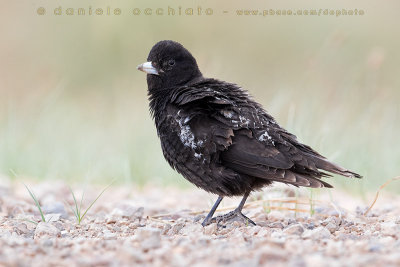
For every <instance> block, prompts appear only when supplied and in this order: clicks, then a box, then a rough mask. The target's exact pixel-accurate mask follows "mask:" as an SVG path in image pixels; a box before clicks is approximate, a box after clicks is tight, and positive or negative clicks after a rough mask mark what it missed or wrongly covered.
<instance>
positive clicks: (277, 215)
mask: <svg viewBox="0 0 400 267" xmlns="http://www.w3.org/2000/svg"><path fill="white" fill-rule="evenodd" d="M284 219H285V216H284V215H283V213H282V212H280V211H277V210H273V211H271V212H270V213H268V220H269V221H270V222H278V221H283V220H284Z"/></svg>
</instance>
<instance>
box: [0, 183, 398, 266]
mask: <svg viewBox="0 0 400 267" xmlns="http://www.w3.org/2000/svg"><path fill="white" fill-rule="evenodd" d="M27 185H28V186H29V188H30V189H31V190H32V191H33V192H34V193H35V194H36V197H37V198H38V199H39V201H40V204H41V207H42V209H43V212H44V214H45V219H46V221H47V222H42V221H41V216H40V214H39V212H38V209H37V207H36V206H35V205H34V202H33V200H32V198H31V197H30V196H29V193H28V191H27V190H26V188H25V187H24V185H23V184H22V183H15V182H14V183H10V182H2V183H0V248H1V249H0V266H69V267H72V266H224V265H227V266H228V265H229V266H246V267H250V266H267V265H268V266H364V267H365V266H400V240H399V238H400V201H399V200H400V197H398V196H397V197H396V196H393V195H389V194H381V195H380V197H379V199H378V201H377V203H376V204H375V206H374V208H373V209H372V210H371V211H370V212H369V213H368V214H367V215H364V214H365V212H366V211H367V208H368V204H369V203H368V204H367V203H363V202H362V201H361V200H360V199H359V198H354V197H351V196H350V195H348V194H345V193H343V192H340V191H339V190H337V189H333V190H331V194H327V193H326V191H325V190H324V191H322V190H321V191H320V193H319V194H318V196H314V197H313V201H310V199H309V194H308V191H307V190H305V191H301V192H300V193H298V192H297V193H296V191H294V189H293V188H292V187H288V186H281V187H274V188H269V189H266V190H264V191H263V192H257V193H254V194H253V195H252V196H251V198H250V199H249V200H248V205H247V206H246V207H245V209H244V214H246V215H247V216H248V217H250V218H251V219H253V220H254V221H255V222H256V223H257V226H250V225H245V224H244V223H242V222H238V221H236V222H226V223H221V224H219V225H217V224H212V225H209V226H207V227H205V228H203V227H202V226H201V222H202V219H203V218H204V216H205V215H206V210H208V209H209V208H210V207H211V205H212V203H213V201H215V199H216V197H215V196H213V195H210V194H207V193H205V192H202V191H201V190H198V189H195V188H193V189H190V190H182V189H177V188H160V187H153V186H146V187H145V188H142V189H138V188H135V187H134V186H123V187H122V186H113V187H110V188H108V189H107V190H106V191H105V193H104V194H103V195H102V196H101V198H100V199H99V200H98V201H97V202H96V203H95V204H94V206H93V207H92V208H91V209H90V210H89V212H88V214H87V215H86V217H84V218H83V220H82V222H81V224H78V223H77V220H76V218H75V217H74V215H73V213H72V211H71V206H73V203H74V202H73V198H72V196H71V193H70V191H69V187H68V186H67V185H66V184H63V183H40V184H32V183H29V182H28V183H27ZM101 189H102V188H97V187H96V188H87V187H86V189H85V190H84V188H79V187H74V189H73V190H74V192H75V194H76V196H77V198H78V199H80V196H81V193H82V192H83V190H84V192H85V195H84V200H85V201H84V202H83V208H86V207H87V206H88V205H89V204H90V202H91V201H92V200H94V199H95V198H96V196H97V194H98V193H99V192H101ZM373 197H374V195H373V194H371V196H368V198H369V199H370V200H371V201H372V200H373ZM78 202H79V200H78ZM238 203H239V199H237V198H235V199H226V200H224V201H223V202H222V204H221V210H220V211H218V212H217V214H222V213H225V212H227V211H229V210H232V209H234V207H235V205H237V204H238ZM83 210H84V209H83ZM82 213H83V212H82Z"/></svg>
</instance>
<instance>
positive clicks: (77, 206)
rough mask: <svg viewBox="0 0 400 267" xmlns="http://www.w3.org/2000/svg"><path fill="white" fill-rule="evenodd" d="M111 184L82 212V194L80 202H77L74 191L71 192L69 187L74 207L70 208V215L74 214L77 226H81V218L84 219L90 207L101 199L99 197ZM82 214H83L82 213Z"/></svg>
mask: <svg viewBox="0 0 400 267" xmlns="http://www.w3.org/2000/svg"><path fill="white" fill-rule="evenodd" d="M112 184H113V182H112V183H110V184H109V185H107V186H106V187H105V188H104V189H103V190H102V191H101V192H100V194H98V195H97V197H96V198H95V199H94V200H93V201H92V202H91V203H90V204H89V206H88V207H87V209H86V210H84V211H83V209H82V202H83V197H84V193H82V196H81V200H80V201H79V204H78V201H77V199H76V197H75V194H74V191H72V188H71V187H70V188H69V189H70V192H71V195H72V198H73V200H74V206H70V208H71V211H72V213H73V214H74V216H75V218H76V221H77V222H78V224H81V222H82V220H83V218H84V217H85V215H86V214H87V212H88V211H89V210H90V209H91V208H92V206H93V205H94V204H95V203H96V202H97V200H98V199H99V198H100V197H101V195H103V193H104V192H105V191H106V190H107V189H108V188H109V187H110V186H111V185H112ZM82 212H83V213H82Z"/></svg>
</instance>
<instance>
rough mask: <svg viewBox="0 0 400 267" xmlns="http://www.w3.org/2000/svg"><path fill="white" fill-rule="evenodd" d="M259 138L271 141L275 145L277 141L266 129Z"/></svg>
mask: <svg viewBox="0 0 400 267" xmlns="http://www.w3.org/2000/svg"><path fill="white" fill-rule="evenodd" d="M258 140H259V141H261V142H263V141H267V140H268V141H271V142H272V144H273V145H275V142H274V141H272V137H271V136H270V135H269V134H268V131H265V132H264V133H263V134H262V135H260V137H258Z"/></svg>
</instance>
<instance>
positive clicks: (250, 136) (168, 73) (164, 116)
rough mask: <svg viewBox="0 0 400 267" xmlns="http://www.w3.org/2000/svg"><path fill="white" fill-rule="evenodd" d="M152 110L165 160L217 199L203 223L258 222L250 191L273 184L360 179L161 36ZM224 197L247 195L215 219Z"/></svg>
mask: <svg viewBox="0 0 400 267" xmlns="http://www.w3.org/2000/svg"><path fill="white" fill-rule="evenodd" d="M138 69H139V70H141V71H144V72H146V73H147V84H148V95H149V100H150V111H151V113H152V116H153V117H154V120H155V125H156V128H157V133H158V136H159V138H160V141H161V147H162V151H163V154H164V157H165V159H166V160H167V161H168V163H169V164H170V165H171V167H172V168H174V169H175V170H176V171H178V172H179V173H180V174H182V175H183V177H185V178H186V179H187V180H188V181H190V182H191V183H193V184H195V185H196V186H198V187H200V188H202V189H204V190H206V191H208V192H211V193H214V194H217V195H218V196H219V197H218V199H217V201H216V202H215V204H214V205H213V207H212V209H211V210H210V212H209V214H208V215H207V216H206V218H205V219H204V221H203V223H202V225H203V226H206V225H209V224H210V223H213V222H219V221H227V220H233V219H239V220H244V221H245V222H247V223H250V224H255V223H254V222H253V221H252V220H250V219H249V218H247V217H246V216H245V215H243V213H242V209H243V206H244V204H245V202H246V199H247V197H248V196H249V194H250V193H251V192H252V191H254V190H258V189H261V188H262V187H264V186H267V185H270V184H271V183H273V182H280V183H285V184H291V185H294V186H304V187H312V188H319V187H332V186H331V185H330V184H328V183H326V182H324V181H322V180H321V178H323V177H327V176H331V175H330V174H328V173H327V172H329V173H335V174H340V175H343V176H347V177H357V178H361V176H360V175H359V174H357V173H354V172H352V171H349V170H347V169H345V168H342V167H340V166H338V165H336V164H334V163H332V162H329V161H328V160H327V159H326V158H325V157H323V156H322V155H320V154H319V153H318V152H316V151H315V150H313V149H312V148H311V147H309V146H307V145H305V144H302V143H300V142H299V141H298V140H297V139H296V136H295V135H293V134H291V133H289V132H288V131H286V130H285V129H283V128H282V127H281V126H279V124H278V123H277V122H276V121H275V120H274V118H273V117H272V116H271V115H269V114H268V113H267V112H266V111H265V110H264V109H263V107H262V106H261V105H260V104H259V103H257V102H255V101H254V100H253V99H252V98H251V97H250V96H249V93H248V92H247V91H246V90H244V89H242V88H241V87H239V86H237V85H236V84H232V83H228V82H224V81H220V80H216V79H210V78H205V77H203V75H202V73H201V72H200V70H199V68H198V66H197V62H196V60H195V58H194V57H193V56H192V55H191V53H190V52H189V51H188V50H187V49H185V48H184V47H183V46H182V45H181V44H179V43H177V42H174V41H160V42H158V43H157V44H155V45H154V46H153V48H152V49H151V51H150V54H149V56H148V58H147V62H146V63H143V64H141V65H139V66H138ZM225 196H228V197H229V196H243V199H242V200H241V202H240V204H239V206H238V207H237V208H236V209H235V210H234V211H231V212H229V213H227V214H225V215H222V216H217V217H214V218H213V215H214V212H215V210H216V209H217V207H218V205H219V204H220V202H221V201H222V199H223V197H225Z"/></svg>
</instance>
